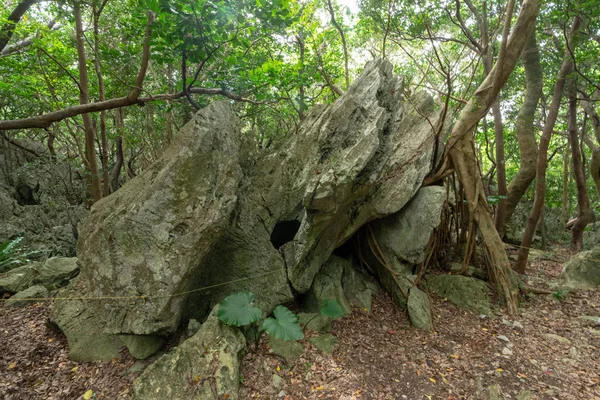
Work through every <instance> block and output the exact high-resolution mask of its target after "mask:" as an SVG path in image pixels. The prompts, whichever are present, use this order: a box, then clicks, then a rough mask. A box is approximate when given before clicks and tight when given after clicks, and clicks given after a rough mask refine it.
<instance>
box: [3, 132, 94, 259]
mask: <svg viewBox="0 0 600 400" xmlns="http://www.w3.org/2000/svg"><path fill="white" fill-rule="evenodd" d="M85 193H86V189H85V182H84V179H83V176H82V175H81V174H79V173H78V171H76V170H74V169H72V168H71V166H70V165H69V163H66V162H61V161H56V160H54V159H52V158H51V157H50V154H49V152H48V151H47V149H45V148H44V146H43V145H42V144H41V143H35V142H30V141H24V140H13V141H12V143H11V142H9V141H7V140H6V139H5V138H3V137H0V244H1V243H3V242H6V241H9V240H11V239H15V238H18V237H22V238H23V241H22V242H21V243H20V246H21V249H22V251H23V252H27V253H28V257H27V258H29V259H33V260H40V261H43V260H45V259H47V258H48V257H52V256H64V257H72V256H74V255H75V243H76V241H77V224H78V223H79V222H80V221H81V219H82V218H83V217H84V216H85V215H86V210H85V206H84V202H85Z"/></svg>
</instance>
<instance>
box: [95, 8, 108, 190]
mask: <svg viewBox="0 0 600 400" xmlns="http://www.w3.org/2000/svg"><path fill="white" fill-rule="evenodd" d="M101 12H102V10H98V9H97V7H96V5H95V4H94V7H93V15H94V53H95V54H94V66H95V68H96V76H97V77H98V97H99V100H100V101H104V100H106V96H105V91H104V78H102V66H101V64H100V49H99V48H98V36H99V35H100V32H99V31H100V28H99V26H98V20H99V19H100V13H101ZM100 140H101V146H100V155H101V157H100V160H101V162H102V183H103V187H102V189H103V193H102V194H103V195H104V196H105V197H106V196H108V195H109V193H110V192H109V188H108V183H109V182H108V144H107V142H106V111H105V110H102V111H100Z"/></svg>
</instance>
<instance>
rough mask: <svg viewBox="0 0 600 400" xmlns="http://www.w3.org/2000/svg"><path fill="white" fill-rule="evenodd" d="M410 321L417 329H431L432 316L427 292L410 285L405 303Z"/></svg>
mask: <svg viewBox="0 0 600 400" xmlns="http://www.w3.org/2000/svg"><path fill="white" fill-rule="evenodd" d="M406 308H407V310H408V316H409V317H410V323H411V324H412V325H413V326H414V327H415V328H419V329H425V330H428V331H430V330H432V329H433V318H432V317H431V302H430V301H429V296H427V293H425V292H423V291H422V290H419V289H418V288H416V287H412V288H411V289H410V292H409V294H408V302H407V303H406Z"/></svg>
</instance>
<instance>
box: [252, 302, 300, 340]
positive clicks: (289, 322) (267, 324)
mask: <svg viewBox="0 0 600 400" xmlns="http://www.w3.org/2000/svg"><path fill="white" fill-rule="evenodd" d="M273 315H274V317H275V318H267V319H265V320H264V321H263V323H262V328H263V329H264V330H265V332H267V333H268V334H269V335H271V336H274V337H276V338H277V339H281V340H300V339H303V338H304V333H303V332H302V328H301V327H300V324H299V323H298V316H297V315H296V314H294V313H293V312H291V311H290V310H289V309H288V308H286V307H284V306H277V307H276V308H275V310H274V311H273Z"/></svg>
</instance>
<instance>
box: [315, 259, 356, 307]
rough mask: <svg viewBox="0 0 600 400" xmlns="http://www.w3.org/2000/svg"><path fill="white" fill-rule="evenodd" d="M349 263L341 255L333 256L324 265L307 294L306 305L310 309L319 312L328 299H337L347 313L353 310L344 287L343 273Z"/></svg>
mask: <svg viewBox="0 0 600 400" xmlns="http://www.w3.org/2000/svg"><path fill="white" fill-rule="evenodd" d="M347 263H348V261H347V260H345V259H343V258H341V257H338V256H331V258H330V259H329V260H327V262H326V263H325V264H324V265H323V267H322V268H321V270H320V271H319V273H318V274H317V276H315V280H314V282H313V284H312V287H311V289H310V291H309V292H308V294H307V298H306V307H307V308H308V309H309V310H310V311H313V312H319V310H320V309H321V306H322V305H323V302H324V301H325V300H327V299H329V300H335V301H337V302H338V303H339V304H340V305H341V306H342V308H343V309H344V311H345V312H346V314H348V313H350V312H351V311H352V308H351V307H350V303H349V302H348V299H346V294H345V293H344V288H343V287H342V275H343V273H344V266H345V264H347ZM350 267H351V266H350Z"/></svg>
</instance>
